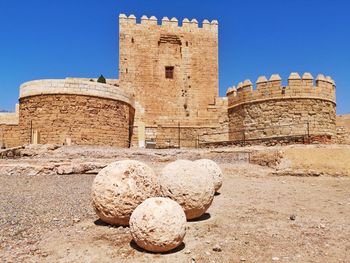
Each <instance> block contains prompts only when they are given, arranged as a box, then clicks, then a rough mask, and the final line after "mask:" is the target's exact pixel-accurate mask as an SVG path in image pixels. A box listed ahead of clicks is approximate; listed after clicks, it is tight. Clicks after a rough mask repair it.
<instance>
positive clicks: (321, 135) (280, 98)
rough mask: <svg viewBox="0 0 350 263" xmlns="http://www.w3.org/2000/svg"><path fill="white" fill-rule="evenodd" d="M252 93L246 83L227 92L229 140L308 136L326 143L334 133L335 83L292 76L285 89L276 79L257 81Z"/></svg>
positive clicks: (248, 83)
mask: <svg viewBox="0 0 350 263" xmlns="http://www.w3.org/2000/svg"><path fill="white" fill-rule="evenodd" d="M256 85H257V87H256V90H253V85H252V83H251V82H250V81H249V80H246V81H245V82H244V83H240V84H239V85H238V87H237V89H235V88H229V89H228V92H227V95H228V101H229V104H228V109H229V111H228V115H229V131H230V140H252V139H264V138H273V137H283V136H291V137H293V136H305V135H307V136H310V137H312V138H316V139H319V140H321V141H322V142H330V140H331V138H332V137H334V136H335V133H336V128H335V127H336V110H335V109H336V103H335V83H334V81H333V80H332V79H331V78H330V77H327V78H325V77H324V76H323V75H319V76H318V78H317V80H316V85H315V86H314V84H313V78H312V76H311V75H310V74H309V73H305V74H304V76H303V78H301V77H300V76H299V75H298V74H297V73H292V74H291V76H290V77H289V80H288V86H286V87H283V86H282V80H281V78H280V77H279V76H278V75H273V76H272V77H271V78H270V80H269V81H267V79H266V77H260V78H259V79H258V81H257V84H256Z"/></svg>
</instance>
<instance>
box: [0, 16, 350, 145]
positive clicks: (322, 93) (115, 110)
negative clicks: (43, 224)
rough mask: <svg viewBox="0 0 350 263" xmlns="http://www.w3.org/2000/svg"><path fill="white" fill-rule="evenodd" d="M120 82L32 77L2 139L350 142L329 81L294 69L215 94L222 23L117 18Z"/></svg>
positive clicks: (0, 118) (5, 121) (2, 122)
mask: <svg viewBox="0 0 350 263" xmlns="http://www.w3.org/2000/svg"><path fill="white" fill-rule="evenodd" d="M119 28H120V35H119V41H120V48H119V80H116V79H107V80H106V83H99V82H97V81H96V79H90V78H85V79H83V78H66V79H62V80H35V81H31V82H27V83H24V84H23V85H21V87H20V96H19V104H18V105H17V107H16V112H15V113H0V143H1V145H2V147H14V146H19V145H23V144H28V143H42V144H45V143H50V144H77V145H110V146H117V147H157V148H167V147H199V146H201V145H210V144H220V143H232V144H239V143H241V142H242V141H243V142H249V143H253V142H257V143H263V142H266V141H269V142H271V141H278V140H282V141H283V142H284V143H289V142H295V141H296V142H304V143H305V140H306V139H307V140H308V142H322V143H325V142H342V143H349V140H348V139H347V138H349V137H350V136H348V134H349V131H348V130H347V129H346V128H342V127H338V128H337V125H336V123H337V117H336V102H335V91H336V86H335V82H334V80H332V79H331V78H330V77H325V76H323V75H319V76H318V77H317V79H316V81H315V82H314V79H313V77H312V76H311V74H310V73H305V74H304V75H303V76H302V77H300V76H299V74H297V73H292V74H291V75H290V77H289V79H288V85H287V86H283V85H282V80H281V78H280V77H279V75H273V76H271V78H270V79H269V80H267V78H266V77H259V79H258V81H257V83H256V89H255V90H254V89H253V85H252V83H251V81H249V80H246V81H244V82H243V83H239V84H238V85H237V88H235V87H230V88H229V89H228V90H227V97H223V98H222V97H219V93H218V90H219V88H218V87H219V84H218V62H219V61H218V21H216V20H214V21H211V22H209V21H208V20H204V21H203V22H202V24H201V25H199V23H198V22H197V20H196V19H192V20H191V21H190V20H188V19H184V20H183V21H182V25H181V26H179V23H178V20H177V19H176V18H172V19H168V18H167V17H165V18H163V19H162V21H161V22H158V20H157V18H156V17H154V16H152V17H150V18H148V17H146V16H143V17H142V18H141V21H140V23H138V22H137V21H136V17H135V16H133V15H130V16H129V17H127V16H126V15H124V14H121V15H120V16H119Z"/></svg>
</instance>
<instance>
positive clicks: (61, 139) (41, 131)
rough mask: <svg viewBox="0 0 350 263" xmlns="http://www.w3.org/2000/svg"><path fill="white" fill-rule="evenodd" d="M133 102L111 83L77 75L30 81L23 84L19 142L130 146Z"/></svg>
mask: <svg viewBox="0 0 350 263" xmlns="http://www.w3.org/2000/svg"><path fill="white" fill-rule="evenodd" d="M132 105H133V101H132V99H131V97H130V96H129V95H128V94H126V93H124V92H122V91H120V90H119V89H118V88H117V87H115V86H111V85H108V84H101V83H96V82H90V81H82V80H77V79H65V80H38V81H31V82H27V83H24V84H23V85H22V86H21V88H20V106H19V112H20V114H19V127H20V131H19V138H20V142H21V144H26V143H31V142H35V143H41V144H45V143H50V144H63V143H67V142H68V143H69V142H71V143H72V144H78V145H110V146H116V147H128V146H129V142H130V135H131V131H130V125H129V124H130V123H132V120H133V117H134V108H133V106H132Z"/></svg>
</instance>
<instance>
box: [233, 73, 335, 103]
mask: <svg viewBox="0 0 350 263" xmlns="http://www.w3.org/2000/svg"><path fill="white" fill-rule="evenodd" d="M335 90H336V85H335V81H334V80H333V79H332V78H331V77H329V76H327V77H325V76H324V75H323V74H319V75H318V76H317V78H316V80H314V77H313V76H312V75H311V74H310V73H308V72H306V73H304V74H303V76H302V77H300V75H299V74H298V73H296V72H293V73H291V74H290V76H289V78H288V85H287V86H283V84H282V79H281V77H280V76H279V75H278V74H274V75H272V76H271V77H270V78H269V79H267V78H266V77H265V76H260V77H259V78H258V79H257V81H256V88H255V89H254V87H253V83H252V82H251V81H250V80H245V81H244V82H240V83H238V85H237V86H236V87H229V88H228V89H227V92H226V95H227V97H228V105H229V108H233V107H237V106H239V105H242V104H246V103H254V102H259V101H264V100H274V99H276V100H279V99H293V98H295V99H300V98H308V99H321V100H327V101H331V102H333V103H334V104H335Z"/></svg>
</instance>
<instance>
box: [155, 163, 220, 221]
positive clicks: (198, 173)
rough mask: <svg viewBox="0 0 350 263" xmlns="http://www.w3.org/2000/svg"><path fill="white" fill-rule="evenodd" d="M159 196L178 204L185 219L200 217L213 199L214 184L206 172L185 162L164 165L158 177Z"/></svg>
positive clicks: (193, 164)
mask: <svg viewBox="0 0 350 263" xmlns="http://www.w3.org/2000/svg"><path fill="white" fill-rule="evenodd" d="M159 184H160V188H161V194H162V196H164V197H169V198H171V199H173V200H174V201H176V202H178V203H179V204H180V205H181V206H182V208H183V209H184V211H185V214H186V218H187V219H195V218H198V217H200V216H201V215H203V214H204V213H205V211H207V209H208V208H209V207H210V205H211V203H212V202H213V198H214V193H215V191H214V183H213V179H212V177H211V176H210V175H209V174H208V171H206V170H205V169H203V168H201V167H200V166H198V165H196V164H195V163H194V162H191V161H187V160H177V161H175V162H172V163H170V164H168V165H166V166H165V167H164V168H163V170H162V172H161V175H160V176H159Z"/></svg>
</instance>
